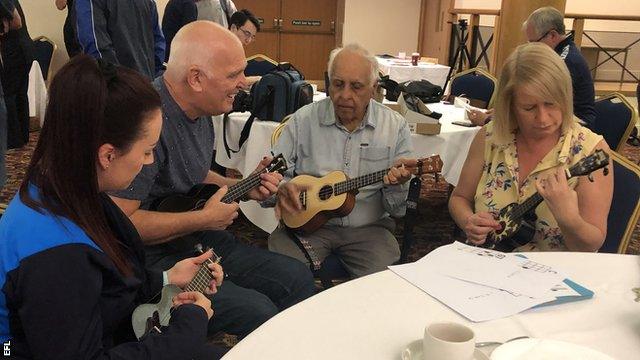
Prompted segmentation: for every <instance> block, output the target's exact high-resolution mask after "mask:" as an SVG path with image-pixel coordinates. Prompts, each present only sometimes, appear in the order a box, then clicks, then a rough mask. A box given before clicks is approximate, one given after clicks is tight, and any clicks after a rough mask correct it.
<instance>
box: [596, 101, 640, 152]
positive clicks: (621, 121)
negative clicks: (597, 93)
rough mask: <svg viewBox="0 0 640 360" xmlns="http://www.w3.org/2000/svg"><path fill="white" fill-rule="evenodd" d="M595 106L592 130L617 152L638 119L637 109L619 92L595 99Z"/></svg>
mask: <svg viewBox="0 0 640 360" xmlns="http://www.w3.org/2000/svg"><path fill="white" fill-rule="evenodd" d="M595 108H596V120H595V123H594V124H593V129H592V130H593V131H594V132H595V133H596V134H600V135H602V136H603V137H604V139H605V140H606V141H607V144H609V147H610V148H611V149H613V150H615V151H618V152H619V151H620V150H621V149H622V146H623V145H624V143H625V141H626V139H627V138H628V137H629V134H631V131H632V130H633V127H634V126H635V124H636V121H637V120H638V110H636V108H635V107H634V106H633V105H631V103H630V102H629V100H627V98H626V97H625V96H624V95H622V94H620V93H612V94H608V95H606V96H604V97H602V98H600V99H598V100H596V102H595Z"/></svg>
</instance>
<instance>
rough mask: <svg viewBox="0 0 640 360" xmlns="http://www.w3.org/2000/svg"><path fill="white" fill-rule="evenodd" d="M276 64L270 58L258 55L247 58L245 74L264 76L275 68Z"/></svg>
mask: <svg viewBox="0 0 640 360" xmlns="http://www.w3.org/2000/svg"><path fill="white" fill-rule="evenodd" d="M276 67H277V65H276V64H274V63H272V62H271V61H269V60H266V59H263V58H260V57H256V58H252V59H249V60H247V68H246V69H245V70H244V75H245V76H262V75H265V74H268V73H270V72H271V71H273V70H275V68H276Z"/></svg>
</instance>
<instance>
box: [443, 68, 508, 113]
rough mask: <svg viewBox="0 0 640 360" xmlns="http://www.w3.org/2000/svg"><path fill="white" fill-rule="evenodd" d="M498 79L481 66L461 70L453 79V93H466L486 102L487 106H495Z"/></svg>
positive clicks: (470, 97)
mask: <svg viewBox="0 0 640 360" xmlns="http://www.w3.org/2000/svg"><path fill="white" fill-rule="evenodd" d="M497 83H498V80H497V79H496V78H495V77H493V75H491V74H489V73H488V72H487V71H485V70H484V69H481V68H473V69H469V70H465V71H461V72H459V73H457V74H455V75H454V76H453V78H452V79H451V92H450V93H451V95H454V96H461V95H464V96H465V97H467V98H469V99H476V100H480V101H483V102H484V103H485V108H487V109H489V108H492V107H493V101H494V98H495V90H496V87H497Z"/></svg>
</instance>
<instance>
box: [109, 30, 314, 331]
mask: <svg viewBox="0 0 640 360" xmlns="http://www.w3.org/2000/svg"><path fill="white" fill-rule="evenodd" d="M172 47H173V51H172V52H171V57H170V58H169V63H168V66H167V71H166V72H165V73H164V75H163V76H160V77H158V78H157V79H155V81H154V82H153V84H154V86H155V88H156V89H157V90H158V92H159V93H160V97H161V98H162V113H163V123H162V131H161V135H160V141H159V143H158V145H157V146H156V147H155V149H154V158H155V162H154V163H153V164H152V165H148V166H145V167H143V169H142V171H141V172H140V174H139V175H138V176H137V177H136V179H135V180H134V181H133V183H132V184H131V186H130V188H129V189H127V190H125V191H121V192H118V193H116V194H113V195H115V199H114V200H115V202H116V203H117V204H118V205H119V206H120V207H121V208H122V210H123V211H124V212H125V213H126V214H127V215H128V216H129V217H130V219H131V221H132V222H133V224H134V225H135V227H136V229H137V230H138V232H139V233H140V236H141V237H142V239H143V241H144V242H145V244H146V245H148V246H147V247H146V253H147V260H148V263H149V265H150V266H151V267H156V268H161V269H168V268H170V267H171V266H173V265H174V264H175V263H176V262H177V261H179V260H181V259H184V258H186V257H190V256H192V255H193V248H194V245H195V244H198V243H200V244H202V245H203V246H204V247H211V248H213V250H214V251H215V252H216V253H217V254H218V255H219V256H221V257H222V262H221V265H222V266H223V267H224V269H225V272H226V276H227V277H226V279H225V281H224V283H223V284H222V286H221V287H220V288H219V290H218V293H217V294H215V295H214V296H213V297H212V299H211V301H212V304H213V306H214V309H215V315H214V317H213V318H212V322H211V324H210V327H209V329H210V331H211V332H214V331H219V330H223V331H225V332H227V333H231V334H235V335H238V336H240V337H244V336H246V335H247V334H248V333H249V332H251V331H252V330H253V329H255V328H256V327H258V326H259V325H260V324H262V323H263V322H264V321H266V320H267V319H269V318H270V317H272V316H273V315H275V314H276V313H277V312H278V311H280V310H283V309H285V308H287V307H288V306H291V305H293V304H295V303H297V302H299V301H301V300H303V299H305V298H307V297H309V296H311V295H313V294H314V293H315V287H314V284H313V279H312V276H311V273H310V271H309V269H307V268H305V267H304V265H302V264H300V263H299V262H298V261H296V260H294V259H291V258H288V257H286V256H282V255H280V254H274V253H271V252H269V251H266V250H263V249H259V248H256V247H252V246H248V245H245V244H243V243H240V242H239V241H237V240H236V239H235V238H234V237H233V236H232V235H231V234H230V233H228V232H225V231H222V230H223V229H224V228H226V227H227V226H228V225H229V224H231V222H232V221H233V219H235V218H236V217H237V216H238V213H237V210H238V204H237V203H231V204H226V203H223V202H221V198H222V196H223V195H224V194H225V193H226V191H227V190H226V189H227V186H230V185H232V184H234V183H236V182H237V180H235V179H229V178H226V177H223V176H221V175H219V174H216V173H214V172H212V171H210V170H209V169H210V165H211V158H212V152H213V139H214V134H213V124H212V122H211V118H210V116H211V115H220V114H222V113H224V112H227V111H229V110H231V106H232V103H233V98H234V96H235V94H236V93H237V92H238V90H239V89H240V88H242V87H243V86H244V75H243V70H244V67H245V65H246V61H245V59H244V52H243V50H242V44H241V43H240V41H239V40H238V39H237V38H236V37H235V36H234V35H233V34H231V33H230V32H229V31H228V30H227V29H224V28H222V27H221V26H220V25H218V24H215V23H213V22H209V21H195V22H192V23H190V24H188V25H186V26H184V27H183V28H182V29H181V30H180V31H178V33H177V34H176V36H175V38H174V39H173V44H172ZM268 161H269V159H265V161H263V162H262V163H261V165H259V168H262V167H264V165H265V164H266V163H268ZM260 178H261V185H260V186H259V187H258V188H256V189H254V190H253V191H251V192H250V193H249V197H250V198H251V199H257V200H263V199H265V198H267V197H269V196H271V195H272V194H273V193H275V191H276V190H277V187H276V185H277V184H278V182H279V181H280V180H281V178H282V176H281V175H279V174H262V175H260ZM199 183H213V184H217V185H219V186H221V187H222V188H221V189H220V190H219V191H218V192H216V193H215V194H214V195H213V196H212V197H211V198H210V199H209V200H208V201H207V203H206V205H204V208H202V209H201V210H197V211H190V212H182V213H162V212H158V211H153V210H152V209H151V208H150V205H151V204H152V203H153V202H154V201H155V200H156V199H159V198H162V197H165V196H168V195H171V194H175V193H186V192H187V191H189V189H190V188H191V187H192V186H194V185H196V184H199Z"/></svg>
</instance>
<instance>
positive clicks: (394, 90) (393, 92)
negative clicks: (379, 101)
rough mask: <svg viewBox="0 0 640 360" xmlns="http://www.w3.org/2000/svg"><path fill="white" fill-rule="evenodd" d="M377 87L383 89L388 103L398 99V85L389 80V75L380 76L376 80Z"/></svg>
mask: <svg viewBox="0 0 640 360" xmlns="http://www.w3.org/2000/svg"><path fill="white" fill-rule="evenodd" d="M378 86H380V87H381V88H383V89H385V90H386V91H385V95H384V97H385V98H386V99H387V100H389V101H398V97H400V85H399V84H398V83H397V82H396V81H395V80H391V79H390V78H389V75H384V76H381V77H380V79H378Z"/></svg>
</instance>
